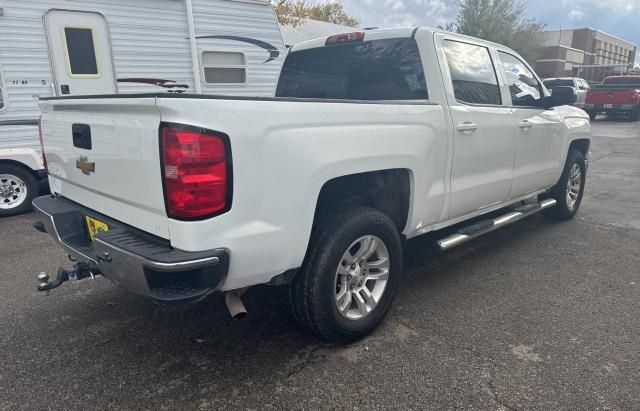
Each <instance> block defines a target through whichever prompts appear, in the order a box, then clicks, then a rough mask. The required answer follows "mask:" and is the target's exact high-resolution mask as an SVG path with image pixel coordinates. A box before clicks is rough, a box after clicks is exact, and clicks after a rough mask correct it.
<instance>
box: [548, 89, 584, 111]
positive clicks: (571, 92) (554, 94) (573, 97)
mask: <svg viewBox="0 0 640 411" xmlns="http://www.w3.org/2000/svg"><path fill="white" fill-rule="evenodd" d="M577 100H578V94H577V93H576V89H575V88H573V87H570V86H558V87H554V88H552V89H551V97H549V107H558V106H566V105H572V104H574V103H575V102H576V101H577Z"/></svg>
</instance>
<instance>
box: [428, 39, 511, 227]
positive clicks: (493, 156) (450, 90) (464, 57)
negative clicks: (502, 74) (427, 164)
mask: <svg viewBox="0 0 640 411" xmlns="http://www.w3.org/2000/svg"><path fill="white" fill-rule="evenodd" d="M436 44H437V46H438V49H439V50H440V53H439V56H440V59H441V62H440V64H441V71H442V73H443V80H444V82H445V91H446V94H447V100H448V103H449V110H450V113H451V119H452V121H453V133H454V137H453V163H452V170H451V197H450V207H449V218H450V219H453V218H456V217H460V216H463V215H465V214H469V213H472V212H475V211H477V210H482V209H485V208H489V207H491V206H494V205H497V204H500V203H501V202H504V201H505V200H506V199H507V198H508V196H509V191H510V189H511V183H512V179H513V161H514V157H515V153H516V131H515V130H516V125H515V123H513V120H512V119H511V111H512V110H511V108H509V107H507V106H505V105H503V95H502V94H503V93H502V92H501V89H500V86H499V85H498V77H497V75H496V70H495V65H494V61H493V60H494V58H493V57H492V53H491V51H490V50H489V48H487V47H486V46H484V45H482V44H479V43H478V44H476V43H473V42H472V41H467V40H466V39H465V40H464V41H460V40H457V39H454V38H448V37H447V36H446V35H440V36H439V37H436Z"/></svg>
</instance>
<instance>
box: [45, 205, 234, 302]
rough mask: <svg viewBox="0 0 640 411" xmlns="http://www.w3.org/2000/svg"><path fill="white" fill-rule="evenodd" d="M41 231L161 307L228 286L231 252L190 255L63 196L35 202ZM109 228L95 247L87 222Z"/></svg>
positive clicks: (117, 281) (188, 300)
mask: <svg viewBox="0 0 640 411" xmlns="http://www.w3.org/2000/svg"><path fill="white" fill-rule="evenodd" d="M33 208H34V210H35V211H36V213H37V214H38V220H39V221H38V222H37V223H36V224H34V226H36V228H38V229H39V230H41V231H42V229H44V231H46V232H47V233H49V234H50V235H51V236H52V237H53V239H54V240H55V241H56V242H57V243H58V244H60V246H61V247H62V248H63V249H64V250H65V251H66V252H67V253H68V254H69V255H70V256H72V257H74V258H76V259H78V260H80V261H83V262H87V263H91V264H92V265H95V266H97V267H98V268H99V270H100V273H101V274H103V275H104V276H105V277H107V278H108V279H109V280H111V281H112V282H113V283H115V284H117V285H119V286H121V287H123V288H125V289H127V290H129V291H131V292H132V293H134V294H137V295H140V296H142V297H144V298H147V299H150V300H153V301H154V302H157V303H163V304H169V303H171V304H174V303H187V302H192V301H197V300H200V299H202V298H204V297H206V296H207V295H209V294H210V293H212V292H214V291H217V290H219V289H220V287H221V286H222V285H223V284H224V280H225V279H226V276H227V271H228V267H229V252H228V251H227V250H226V249H216V250H210V251H202V252H186V251H181V250H176V249H175V248H172V247H171V245H170V244H169V242H168V241H167V240H164V239H161V238H158V237H155V236H152V235H150V234H147V233H145V232H142V231H140V230H137V229H135V228H133V227H130V226H127V225H126V224H123V223H121V222H118V221H115V220H112V219H110V218H109V217H107V216H104V215H101V214H100V213H97V212H95V211H93V210H90V209H88V208H86V207H83V206H81V205H79V204H76V203H74V202H72V201H70V200H67V199H65V198H63V197H57V196H43V197H38V198H36V199H35V200H34V201H33ZM86 216H90V217H93V218H96V219H98V220H100V221H102V222H104V223H106V224H107V225H108V226H109V231H106V232H101V233H99V234H98V235H97V236H96V238H95V241H94V242H91V241H90V240H89V234H88V231H87V227H86V223H85V217H86Z"/></svg>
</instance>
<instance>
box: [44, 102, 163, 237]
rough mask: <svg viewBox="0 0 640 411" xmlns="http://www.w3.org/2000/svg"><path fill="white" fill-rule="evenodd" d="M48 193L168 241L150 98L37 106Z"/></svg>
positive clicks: (156, 123)
mask: <svg viewBox="0 0 640 411" xmlns="http://www.w3.org/2000/svg"><path fill="white" fill-rule="evenodd" d="M40 105H41V108H42V119H41V122H42V123H41V124H42V127H41V128H42V140H43V146H44V153H45V156H46V160H47V165H48V169H49V177H50V179H49V181H50V184H51V190H52V192H54V193H56V194H59V195H62V196H64V197H66V198H68V199H70V200H72V201H75V202H78V203H81V204H82V205H84V206H85V207H88V208H90V209H93V210H96V211H98V212H100V213H102V214H105V215H108V216H110V217H112V218H114V219H116V220H119V221H121V222H123V223H125V224H130V225H135V226H136V227H137V228H140V229H142V230H144V231H147V232H149V233H151V234H154V235H157V236H160V237H163V238H169V228H168V221H167V216H166V211H165V203H164V194H163V187H162V177H161V170H160V148H159V144H160V143H159V136H158V133H159V127H160V113H159V111H158V109H157V107H156V99H155V98H154V97H140V98H90V99H82V98H79V99H63V100H57V99H49V100H44V101H41V103H40Z"/></svg>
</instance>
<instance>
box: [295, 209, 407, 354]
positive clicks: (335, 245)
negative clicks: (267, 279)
mask: <svg viewBox="0 0 640 411" xmlns="http://www.w3.org/2000/svg"><path fill="white" fill-rule="evenodd" d="M401 270H402V246H401V241H400V235H399V233H398V229H397V228H396V226H395V225H394V223H393V222H392V221H391V220H390V219H389V217H387V216H386V215H385V214H383V213H381V212H380V211H378V210H375V209H371V208H366V207H358V208H355V209H350V210H347V211H344V212H342V213H339V214H338V215H336V216H335V217H333V218H329V219H327V220H325V221H324V223H323V226H322V228H320V229H319V230H318V232H317V233H316V235H314V239H313V240H312V242H311V245H310V249H309V252H308V254H307V257H306V259H305V262H304V264H303V267H302V269H301V271H300V273H298V275H297V276H296V279H295V280H294V281H293V283H292V284H291V289H290V300H291V306H292V310H293V313H294V316H295V317H296V319H297V320H298V322H299V323H300V324H301V325H302V326H304V327H305V328H307V329H308V330H309V331H311V332H312V333H314V334H315V335H317V336H318V337H319V338H321V339H323V340H326V341H331V342H337V343H346V342H350V341H354V340H357V339H360V338H362V337H364V336H366V335H367V334H369V333H370V332H371V331H373V330H374V329H375V328H376V327H377V326H378V324H380V322H381V321H382V319H383V318H384V316H385V314H386V313H387V311H388V310H389V307H390V306H391V303H392V301H393V296H394V293H395V289H396V285H397V283H398V277H399V275H400V272H401Z"/></svg>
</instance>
